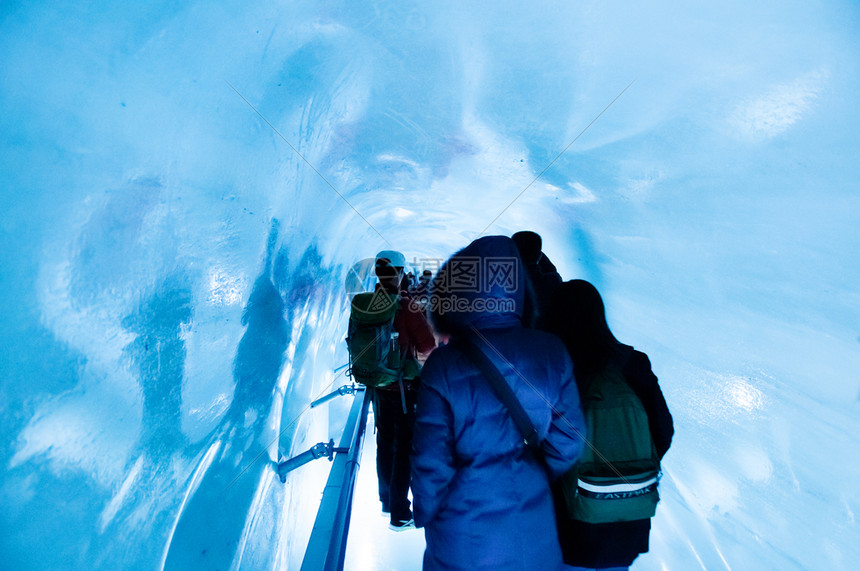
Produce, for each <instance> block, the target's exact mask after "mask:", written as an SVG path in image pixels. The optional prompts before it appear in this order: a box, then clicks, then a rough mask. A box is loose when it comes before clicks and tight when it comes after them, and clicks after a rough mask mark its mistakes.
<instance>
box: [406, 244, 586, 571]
mask: <svg viewBox="0 0 860 571" xmlns="http://www.w3.org/2000/svg"><path fill="white" fill-rule="evenodd" d="M520 264H521V262H520V258H519V255H518V253H517V249H516V246H515V245H514V243H513V241H512V240H511V239H510V238H508V237H505V236H487V237H484V238H480V239H478V240H475V241H474V242H472V243H471V244H469V245H468V246H467V247H466V248H464V249H463V250H461V251H460V252H458V253H457V254H455V255H454V256H453V257H451V258H450V259H449V260H448V261H447V262H446V263H445V264H444V265H443V266H442V268H441V269H440V271H439V272H438V273H437V275H436V278H435V279H434V280H433V285H432V288H431V303H430V306H431V321H432V323H433V325H434V328H435V329H436V330H437V332H438V333H440V334H446V335H448V336H449V337H450V342H449V343H448V344H447V345H444V346H441V347H439V348H437V349H436V350H435V351H433V353H432V354H431V355H430V357H429V358H428V360H427V362H426V364H425V365H424V369H423V370H422V384H421V387H420V389H419V393H418V409H417V416H416V422H415V431H414V437H413V440H412V447H413V453H412V495H413V498H414V511H415V523H416V525H418V526H419V527H424V528H425V538H426V540H427V549H426V551H425V552H424V569H425V571H433V570H435V569H446V570H451V569H468V570H470V571H471V570H487V571H489V570H492V571H499V570H502V571H525V570H532V569H540V570H551V571H555V570H558V569H561V568H562V565H563V564H562V557H561V549H560V547H559V543H558V536H557V534H556V527H555V516H554V511H553V501H552V494H551V491H550V479H552V478H556V477H558V476H559V475H561V474H562V473H564V472H566V471H567V470H568V469H569V468H570V467H571V466H572V465H573V464H574V462H575V461H576V460H577V458H578V457H579V455H580V453H581V452H582V449H583V446H584V441H583V438H582V436H581V434H582V431H583V430H584V426H583V419H582V411H581V410H580V407H579V396H578V394H577V390H576V384H575V382H574V380H573V371H572V366H571V362H570V357H569V356H568V354H567V351H565V348H564V346H563V345H562V343H561V341H559V339H558V338H557V337H555V336H553V335H551V334H549V333H546V332H543V331H538V330H535V329H527V328H525V327H524V326H523V321H524V320H526V321H527V319H528V316H527V315H525V297H526V292H525V287H524V284H525V281H524V276H523V272H522V267H521V265H520ZM464 338H470V339H473V340H475V342H476V344H479V345H480V346H481V347H483V348H484V349H482V350H484V351H485V353H486V354H487V355H489V356H490V357H491V360H495V361H497V362H498V363H499V364H500V365H502V366H500V367H499V369H500V371H502V373H503V374H504V380H505V381H506V382H507V383H508V385H509V386H510V387H511V389H512V390H513V392H514V394H515V396H516V398H517V399H518V400H519V401H520V403H521V404H522V406H523V408H524V409H525V411H526V414H527V415H528V417H529V419H530V420H531V423H532V424H533V425H534V427H535V429H536V431H537V433H538V435H539V437H540V440H541V442H542V451H543V456H544V458H545V462H541V460H539V459H538V458H536V455H535V453H533V452H532V451H531V450H529V449H527V448H526V446H525V445H524V442H523V440H524V439H523V436H522V434H521V433H520V432H519V430H518V428H517V426H516V424H515V423H514V421H513V420H512V418H511V416H510V414H509V412H508V409H507V408H506V406H505V405H504V404H502V402H501V401H500V400H499V398H498V397H496V395H495V393H494V392H493V389H492V386H491V385H490V381H489V380H488V379H487V378H486V377H485V376H484V375H483V374H482V372H481V371H480V369H478V368H477V366H476V365H474V364H473V362H472V361H471V360H470V359H469V358H468V357H467V356H466V354H465V353H463V352H462V350H461V349H460V347H461V345H458V343H462V339H464Z"/></svg>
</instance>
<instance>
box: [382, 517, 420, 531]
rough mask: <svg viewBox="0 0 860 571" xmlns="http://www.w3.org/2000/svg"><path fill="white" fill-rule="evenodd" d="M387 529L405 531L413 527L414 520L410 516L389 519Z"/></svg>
mask: <svg viewBox="0 0 860 571" xmlns="http://www.w3.org/2000/svg"><path fill="white" fill-rule="evenodd" d="M388 529H390V530H393V531H406V530H407V529H415V520H414V519H412V518H409V519H396V520H391V523H390V524H388Z"/></svg>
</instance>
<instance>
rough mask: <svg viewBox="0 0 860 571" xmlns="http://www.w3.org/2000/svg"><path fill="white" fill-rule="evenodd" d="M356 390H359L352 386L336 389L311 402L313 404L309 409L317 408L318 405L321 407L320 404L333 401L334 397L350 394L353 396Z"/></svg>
mask: <svg viewBox="0 0 860 571" xmlns="http://www.w3.org/2000/svg"><path fill="white" fill-rule="evenodd" d="M357 390H359V388H358V387H356V386H355V385H354V384H352V385H343V386H342V387H340V388H339V389H337V390H336V391H334V392H331V393H329V394H327V395H325V396H324V397H320V398H318V399H317V400H315V401H313V402H312V403H311V408H314V407H316V406H319V405H321V404H322V403H324V402H327V401H330V400H331V399H333V398H335V397H338V396H344V395H351V394H355V391H357Z"/></svg>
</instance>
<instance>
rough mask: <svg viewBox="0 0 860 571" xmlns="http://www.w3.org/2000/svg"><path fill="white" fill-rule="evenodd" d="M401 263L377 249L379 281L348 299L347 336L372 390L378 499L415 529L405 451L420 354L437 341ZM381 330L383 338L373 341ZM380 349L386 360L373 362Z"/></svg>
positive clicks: (395, 524) (396, 525) (398, 522)
mask: <svg viewBox="0 0 860 571" xmlns="http://www.w3.org/2000/svg"><path fill="white" fill-rule="evenodd" d="M404 266H405V257H404V256H403V254H402V253H400V252H397V251H395V250H383V251H382V252H379V254H377V255H376V260H375V273H376V276H377V278H378V279H379V283H378V284H377V286H376V288H375V290H374V293H373V294H370V293H367V294H359V295H357V296H356V297H355V298H354V299H353V303H352V313H351V315H350V334H349V336H348V337H347V344H348V345H349V348H350V363H351V370H352V373H353V377H354V378H355V379H356V380H357V381H358V382H361V383H363V384H365V385H367V386H368V387H370V389H369V390H372V391H373V395H372V396H373V414H374V418H375V421H376V472H377V479H378V489H379V500H380V502H381V503H382V511H383V513H384V514H388V515H389V519H390V525H389V527H390V528H391V529H393V530H394V531H402V530H406V529H415V522H414V520H413V517H412V510H411V509H410V502H409V487H410V477H411V470H410V465H409V455H410V452H411V450H412V426H413V424H414V422H415V403H416V399H417V389H418V384H419V381H420V363H419V359H420V360H421V361H423V360H424V358H426V355H427V353H429V352H430V351H432V350H433V348H434V347H435V346H436V339H435V337H434V336H433V332H432V330H431V329H430V326H429V324H428V323H427V320H426V318H425V316H424V313H423V311H421V310H419V309H416V308H415V307H414V306H413V304H411V303H410V300H409V297H408V294H407V293H406V292H405V291H403V290H402V289H401V284H402V283H403V268H404ZM368 331H369V332H370V333H369V335H368ZM380 332H382V333H380ZM380 335H383V336H385V339H382V340H381V343H382V345H381V346H379V347H377V342H378V341H380V339H379V337H380ZM389 345H390V346H391V347H389ZM391 351H393V353H392V352H391ZM383 352H384V354H385V361H386V362H385V363H377V362H376V360H377V358H378V357H379V356H380V355H383Z"/></svg>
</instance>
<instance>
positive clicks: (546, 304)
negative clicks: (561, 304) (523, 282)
mask: <svg viewBox="0 0 860 571" xmlns="http://www.w3.org/2000/svg"><path fill="white" fill-rule="evenodd" d="M511 238H512V239H513V241H514V243H515V244H516V245H517V250H518V251H519V253H520V257H521V258H522V260H523V267H524V268H525V271H526V274H527V275H528V277H529V282H530V283H531V287H532V288H533V290H534V295H535V302H536V305H537V318H536V319H535V326H536V327H537V328H538V329H546V320H547V316H548V315H549V313H550V311H551V308H550V300H551V299H552V294H553V292H555V289H556V288H557V287H558V286H559V284H561V275H559V273H558V271H557V270H556V268H555V264H553V263H552V261H550V259H549V258H548V257H547V256H546V254H544V253H543V250H542V248H543V240H542V239H541V237H540V235H539V234H537V233H535V232H532V231H529V230H523V231H522V232H517V233H515V234H514V235H513V236H512V237H511Z"/></svg>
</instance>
